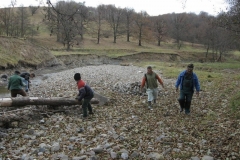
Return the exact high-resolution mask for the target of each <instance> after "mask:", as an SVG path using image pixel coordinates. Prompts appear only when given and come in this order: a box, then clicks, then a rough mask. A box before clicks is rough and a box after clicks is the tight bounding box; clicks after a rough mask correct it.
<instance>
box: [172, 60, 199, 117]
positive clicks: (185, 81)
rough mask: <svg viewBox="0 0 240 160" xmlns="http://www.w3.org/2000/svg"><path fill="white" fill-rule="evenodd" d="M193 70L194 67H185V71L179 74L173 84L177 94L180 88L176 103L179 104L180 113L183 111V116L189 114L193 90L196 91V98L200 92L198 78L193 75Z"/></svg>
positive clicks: (191, 65) (190, 65)
mask: <svg viewBox="0 0 240 160" xmlns="http://www.w3.org/2000/svg"><path fill="white" fill-rule="evenodd" d="M193 68H194V65H193V64H189V65H188V66H187V69H186V70H185V71H183V72H181V73H180V74H179V76H178V78H177V81H176V84H175V87H176V91H177V92H178V88H179V86H180V96H179V98H178V102H179V104H180V112H182V111H183V110H184V109H185V114H189V113H190V106H191V101H192V96H193V93H194V88H195V89H196V94H197V96H198V95H199V91H200V84H199V81H198V77H197V75H196V74H195V73H193Z"/></svg>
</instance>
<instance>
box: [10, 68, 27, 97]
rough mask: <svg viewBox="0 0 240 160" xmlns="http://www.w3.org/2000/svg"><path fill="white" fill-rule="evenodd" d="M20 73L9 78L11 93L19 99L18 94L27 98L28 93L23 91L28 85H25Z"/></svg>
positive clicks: (17, 72) (16, 72) (15, 73)
mask: <svg viewBox="0 0 240 160" xmlns="http://www.w3.org/2000/svg"><path fill="white" fill-rule="evenodd" d="M19 75H20V72H19V71H15V72H14V75H12V76H11V77H10V78H9V82H8V90H10V91H11V97H17V95H18V94H20V95H22V96H23V97H26V96H27V94H26V92H25V91H24V90H23V89H22V87H24V86H25V85H26V84H23V82H22V78H21V77H20V76H19Z"/></svg>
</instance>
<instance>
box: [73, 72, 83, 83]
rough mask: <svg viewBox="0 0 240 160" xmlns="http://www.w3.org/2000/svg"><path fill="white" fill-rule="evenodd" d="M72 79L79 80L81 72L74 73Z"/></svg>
mask: <svg viewBox="0 0 240 160" xmlns="http://www.w3.org/2000/svg"><path fill="white" fill-rule="evenodd" d="M74 80H75V81H79V80H81V74H80V73H75V74H74Z"/></svg>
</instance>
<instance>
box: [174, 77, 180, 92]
mask: <svg viewBox="0 0 240 160" xmlns="http://www.w3.org/2000/svg"><path fill="white" fill-rule="evenodd" d="M180 83H181V76H180V75H179V76H178V78H177V81H176V83H175V87H176V91H178V87H179V85H180Z"/></svg>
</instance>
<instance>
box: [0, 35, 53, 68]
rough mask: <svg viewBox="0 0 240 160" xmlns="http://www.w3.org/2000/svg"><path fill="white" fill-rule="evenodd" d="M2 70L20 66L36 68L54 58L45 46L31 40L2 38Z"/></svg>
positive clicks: (0, 61) (0, 42) (0, 48)
mask: <svg viewBox="0 0 240 160" xmlns="http://www.w3.org/2000/svg"><path fill="white" fill-rule="evenodd" d="M0 46H1V47H0V57H1V58H0V68H7V67H8V68H14V67H16V66H17V65H18V64H21V65H22V66H32V67H35V66H37V65H38V64H40V63H42V62H44V61H46V60H49V59H51V58H53V57H54V56H53V55H52V54H51V53H50V52H49V51H48V50H47V49H46V48H44V47H43V46H40V45H37V44H34V43H32V42H31V41H29V40H23V39H18V38H10V37H1V38H0Z"/></svg>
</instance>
